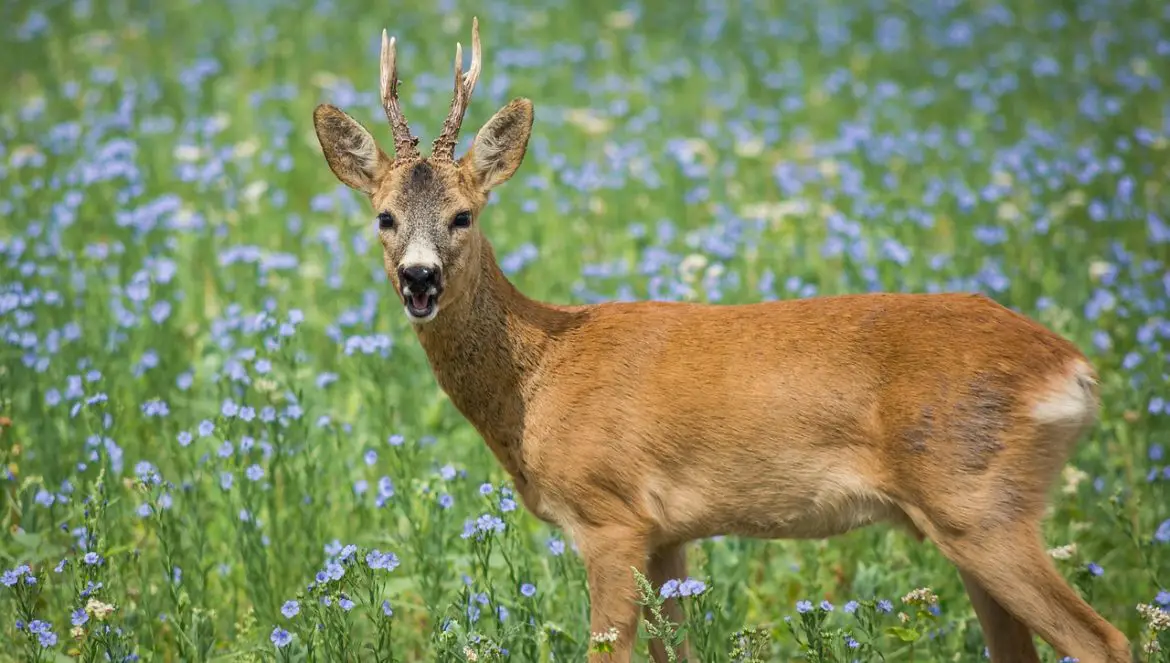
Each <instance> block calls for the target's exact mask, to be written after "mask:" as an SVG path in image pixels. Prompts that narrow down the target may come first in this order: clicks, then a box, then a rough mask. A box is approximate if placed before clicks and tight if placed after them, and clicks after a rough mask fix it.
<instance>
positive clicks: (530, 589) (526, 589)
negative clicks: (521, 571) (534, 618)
mask: <svg viewBox="0 0 1170 663" xmlns="http://www.w3.org/2000/svg"><path fill="white" fill-rule="evenodd" d="M520 593H521V594H523V595H524V596H527V597H529V598H532V597H533V596H536V585H533V584H532V583H530V582H526V583H524V584H523V585H520Z"/></svg>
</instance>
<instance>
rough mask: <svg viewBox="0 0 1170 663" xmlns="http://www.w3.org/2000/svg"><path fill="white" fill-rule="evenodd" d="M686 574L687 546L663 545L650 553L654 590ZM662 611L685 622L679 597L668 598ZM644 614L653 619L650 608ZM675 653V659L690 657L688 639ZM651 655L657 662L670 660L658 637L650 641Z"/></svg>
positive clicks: (666, 615)
mask: <svg viewBox="0 0 1170 663" xmlns="http://www.w3.org/2000/svg"><path fill="white" fill-rule="evenodd" d="M686 575H687V556H686V548H685V547H684V546H683V545H675V546H662V547H660V548H658V549H656V550H654V551H653V552H652V553H651V554H650V573H649V578H650V582H651V584H652V585H653V586H654V591H658V590H659V589H661V587H662V584H663V583H665V582H666V581H667V580H671V579H677V580H682V579H683V578H685V577H686ZM662 613H663V615H664V616H665V617H666V618H667V619H669V620H670V621H671V622H673V623H675V624H682V622H683V611H682V607H681V606H680V605H679V603H678V600H677V599H673V598H670V599H667V600H666V601H665V602H664V604H663V606H662ZM643 616H644V618H645V619H647V620H650V619H653V617H652V616H651V614H650V610H649V608H646V609H645V610H644V611H643ZM675 654H677V658H676V659H675V660H680V661H685V660H688V659H689V658H690V649H689V647H688V645H687V641H686V640H683V642H682V644H680V645H679V646H678V647H677V648H675ZM650 655H651V657H652V658H653V659H654V662H655V663H666V661H668V660H669V659H668V658H667V657H666V645H664V644H663V643H662V641H661V640H658V639H654V640H651V641H650Z"/></svg>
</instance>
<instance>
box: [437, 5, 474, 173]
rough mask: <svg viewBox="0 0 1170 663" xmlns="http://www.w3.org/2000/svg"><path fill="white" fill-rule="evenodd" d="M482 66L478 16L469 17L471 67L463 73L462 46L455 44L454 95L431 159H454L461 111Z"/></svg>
mask: <svg viewBox="0 0 1170 663" xmlns="http://www.w3.org/2000/svg"><path fill="white" fill-rule="evenodd" d="M482 67H483V59H482V57H481V54H480V49H479V18H472V19H471V68H470V69H468V70H467V73H463V46H462V45H461V44H459V43H458V42H456V44H455V96H454V98H453V99H451V110H450V112H448V113H447V119H446V120H444V121H443V131H442V132H441V133H439V137H438V138H436V139H435V142H434V147H433V148H432V149H431V158H432V159H445V160H448V161H454V160H455V142H456V141H457V140H458V138H459V126H460V125H461V124H463V113H464V112H466V111H467V102H469V101H470V100H471V92H472V90H474V89H475V83H476V81H478V80H479V72H480V69H482Z"/></svg>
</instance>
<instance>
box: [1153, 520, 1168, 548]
mask: <svg viewBox="0 0 1170 663" xmlns="http://www.w3.org/2000/svg"><path fill="white" fill-rule="evenodd" d="M1154 540H1155V541H1159V542H1161V543H1170V518H1167V519H1166V520H1163V521H1162V524H1161V525H1158V530H1157V531H1156V532H1154Z"/></svg>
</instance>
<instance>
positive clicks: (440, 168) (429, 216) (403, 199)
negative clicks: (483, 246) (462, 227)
mask: <svg viewBox="0 0 1170 663" xmlns="http://www.w3.org/2000/svg"><path fill="white" fill-rule="evenodd" d="M475 194H476V191H475V188H474V187H472V186H469V183H468V182H467V181H466V178H465V177H464V176H463V173H462V172H461V170H460V168H459V166H458V165H456V164H453V163H443V162H438V163H433V162H430V161H427V160H425V159H423V160H418V161H414V162H411V163H406V164H403V165H402V166H400V167H397V168H393V169H391V170H390V172H389V173H388V174H387V177H386V178H385V179H384V180H383V185H382V187H381V189H380V190H379V191H378V194H377V195H376V196H375V198H374V204H375V205H376V206H377V207H378V209H379V210H385V211H389V212H392V213H393V214H394V215H395V216H396V217H398V221H399V223H401V224H403V225H416V224H420V223H422V224H444V225H445V224H446V223H447V222H448V221H449V220H450V219H448V217H450V216H452V215H454V214H456V213H458V212H460V211H463V210H470V211H473V212H474V211H476V210H477V209H478V208H479V205H478V204H477V203H478V201H477V198H478V196H476V195H475Z"/></svg>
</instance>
